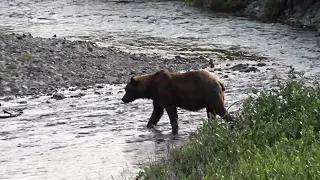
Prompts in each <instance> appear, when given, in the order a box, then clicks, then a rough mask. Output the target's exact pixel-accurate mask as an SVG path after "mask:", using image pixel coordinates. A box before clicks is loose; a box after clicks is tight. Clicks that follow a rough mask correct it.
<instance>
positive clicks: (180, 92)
mask: <svg viewBox="0 0 320 180" xmlns="http://www.w3.org/2000/svg"><path fill="white" fill-rule="evenodd" d="M125 90H126V94H125V95H124V97H123V98H122V100H123V101H124V102H126V103H128V102H132V101H134V100H135V99H139V98H147V99H152V100H153V112H152V115H151V117H150V119H149V122H148V125H147V126H148V127H151V126H154V125H156V124H157V123H158V122H159V120H160V118H161V117H162V115H163V112H164V109H165V110H166V111H167V113H168V116H169V119H170V123H171V126H172V131H173V133H177V131H178V114H177V107H179V108H181V109H186V110H189V111H198V110H200V109H203V108H206V109H207V115H208V117H210V113H211V114H213V115H214V116H215V115H216V114H218V115H219V116H220V117H223V118H224V119H225V120H227V121H232V118H231V116H230V115H229V114H228V113H227V111H226V109H225V107H224V91H225V88H224V86H223V84H222V83H221V82H220V81H219V79H218V78H217V77H216V76H215V75H214V74H213V73H210V72H207V71H202V70H199V71H188V72H182V73H180V72H169V71H167V70H161V71H158V72H156V73H154V74H147V75H142V76H136V77H132V78H131V80H130V82H129V83H128V84H127V86H126V88H125Z"/></svg>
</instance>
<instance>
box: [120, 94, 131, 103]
mask: <svg viewBox="0 0 320 180" xmlns="http://www.w3.org/2000/svg"><path fill="white" fill-rule="evenodd" d="M121 101H122V102H124V103H129V102H130V100H129V99H128V97H127V95H126V94H125V95H124V96H123V97H122V98H121Z"/></svg>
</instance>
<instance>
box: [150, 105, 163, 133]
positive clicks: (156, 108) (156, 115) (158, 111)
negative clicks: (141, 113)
mask: <svg viewBox="0 0 320 180" xmlns="http://www.w3.org/2000/svg"><path fill="white" fill-rule="evenodd" d="M163 112H164V111H163V107H161V106H160V105H159V104H158V103H157V102H155V101H153V111H152V115H151V117H150V119H149V122H148V124H147V127H149V128H150V127H152V126H156V125H157V123H158V122H159V120H160V119H161V117H162V115H163Z"/></svg>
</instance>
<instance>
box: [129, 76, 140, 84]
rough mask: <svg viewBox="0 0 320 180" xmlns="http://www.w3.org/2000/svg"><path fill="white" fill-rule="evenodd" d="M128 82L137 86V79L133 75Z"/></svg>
mask: <svg viewBox="0 0 320 180" xmlns="http://www.w3.org/2000/svg"><path fill="white" fill-rule="evenodd" d="M130 83H131V84H132V85H133V86H137V85H138V84H139V81H138V80H136V79H135V78H134V77H131V79H130Z"/></svg>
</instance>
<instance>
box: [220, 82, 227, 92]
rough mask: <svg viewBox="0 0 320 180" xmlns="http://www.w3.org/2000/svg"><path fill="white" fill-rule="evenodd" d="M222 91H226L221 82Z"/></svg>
mask: <svg viewBox="0 0 320 180" xmlns="http://www.w3.org/2000/svg"><path fill="white" fill-rule="evenodd" d="M219 83H220V86H221V89H222V91H225V90H226V89H225V88H224V85H223V84H222V83H221V82H220V81H219Z"/></svg>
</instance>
